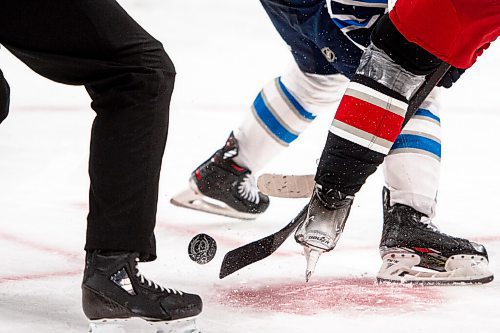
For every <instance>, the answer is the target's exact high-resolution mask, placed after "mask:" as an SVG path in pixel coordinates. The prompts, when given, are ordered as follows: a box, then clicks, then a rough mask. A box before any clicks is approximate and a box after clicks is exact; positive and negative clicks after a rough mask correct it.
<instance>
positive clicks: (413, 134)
mask: <svg viewBox="0 0 500 333" xmlns="http://www.w3.org/2000/svg"><path fill="white" fill-rule="evenodd" d="M439 91H440V90H439V89H434V90H433V91H432V93H431V94H430V95H429V96H428V98H427V99H426V100H425V101H424V103H423V104H422V105H421V107H420V108H419V109H418V110H417V112H416V113H415V115H414V116H413V117H412V118H411V119H410V121H409V122H408V123H407V124H406V125H405V127H404V128H403V130H402V131H401V134H400V135H399V136H398V137H397V139H396V141H395V142H394V144H393V145H392V147H391V150H390V151H389V154H388V155H387V156H386V157H385V159H384V163H383V164H382V170H383V172H384V177H385V182H386V186H387V188H389V189H390V191H391V205H394V204H396V203H398V204H403V205H407V206H411V207H413V208H414V209H416V210H418V211H419V212H421V213H423V214H425V215H427V216H428V217H429V218H433V217H434V215H435V206H436V197H437V193H438V187H439V178H440V170H441V120H440V117H439V114H440V112H439V111H440V110H439V109H440V105H439V100H440V94H439Z"/></svg>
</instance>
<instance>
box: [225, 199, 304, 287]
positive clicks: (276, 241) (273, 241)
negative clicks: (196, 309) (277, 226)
mask: <svg viewBox="0 0 500 333" xmlns="http://www.w3.org/2000/svg"><path fill="white" fill-rule="evenodd" d="M307 207H308V205H305V206H304V208H302V210H301V211H300V213H299V214H298V215H297V216H296V217H295V218H294V219H293V220H292V221H290V223H288V224H287V225H286V226H285V227H284V228H283V229H281V230H279V231H277V232H275V233H274V234H272V235H269V236H267V237H264V238H262V239H259V240H256V241H254V242H252V243H249V244H246V245H243V246H241V247H239V248H237V249H234V250H231V251H229V252H228V253H226V255H225V256H224V260H222V265H221V268H220V272H219V279H223V278H225V277H226V276H228V275H230V274H233V273H234V272H236V271H239V270H240V269H242V268H243V267H246V266H248V265H251V264H253V263H254V262H257V261H260V260H262V259H264V258H267V257H269V256H270V255H271V254H273V253H274V252H275V251H276V250H277V249H278V248H279V247H280V246H281V244H283V242H284V241H285V240H286V239H287V238H288V237H289V236H290V234H291V233H292V232H293V231H294V230H295V229H296V228H297V227H298V226H299V224H300V223H301V222H302V221H303V220H304V218H305V216H306V214H307Z"/></svg>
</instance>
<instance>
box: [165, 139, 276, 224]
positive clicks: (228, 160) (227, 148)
mask: <svg viewBox="0 0 500 333" xmlns="http://www.w3.org/2000/svg"><path fill="white" fill-rule="evenodd" d="M238 149H239V148H238V142H237V140H236V138H235V137H234V135H233V133H231V135H230V136H229V138H228V139H227V141H226V144H225V145H224V147H222V148H221V149H219V150H217V151H216V152H215V154H214V155H212V156H211V157H210V158H209V159H208V160H207V161H205V162H204V163H203V164H201V165H200V166H199V167H198V168H196V170H195V171H193V173H192V175H191V178H190V179H189V185H190V188H189V189H187V190H185V191H183V192H181V193H179V194H178V195H176V196H174V197H173V198H172V199H171V200H170V202H171V203H172V204H174V205H176V206H181V207H186V208H191V209H196V210H201V211H204V212H208V213H213V214H219V215H225V216H229V217H235V218H240V219H255V218H257V216H259V214H262V213H263V212H264V211H265V210H266V209H267V207H268V206H269V197H268V196H267V195H265V194H262V193H261V192H260V191H259V190H258V188H257V184H256V181H255V178H254V177H253V175H252V173H251V171H250V170H248V169H246V168H244V167H241V166H239V165H238V164H237V163H235V162H234V157H235V156H237V155H238Z"/></svg>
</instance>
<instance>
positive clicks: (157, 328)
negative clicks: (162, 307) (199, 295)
mask: <svg viewBox="0 0 500 333" xmlns="http://www.w3.org/2000/svg"><path fill="white" fill-rule="evenodd" d="M89 333H201V332H200V330H199V329H198V328H197V326H196V319H195V317H191V318H183V319H179V320H172V321H148V320H145V319H142V318H125V319H99V320H91V321H90V323H89Z"/></svg>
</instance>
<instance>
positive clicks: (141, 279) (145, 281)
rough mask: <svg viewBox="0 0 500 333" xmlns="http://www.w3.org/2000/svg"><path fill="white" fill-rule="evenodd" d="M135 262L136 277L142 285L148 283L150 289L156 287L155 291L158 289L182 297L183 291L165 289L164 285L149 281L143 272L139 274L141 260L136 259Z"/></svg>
mask: <svg viewBox="0 0 500 333" xmlns="http://www.w3.org/2000/svg"><path fill="white" fill-rule="evenodd" d="M135 261H136V262H135V271H136V273H135V276H136V277H137V278H139V279H140V283H141V284H146V283H147V285H148V287H154V289H156V290H160V291H162V292H167V293H169V294H179V295H182V291H180V290H178V289H174V288H166V287H163V286H162V285H159V284H157V283H155V282H154V281H152V280H149V279H147V278H146V277H145V276H144V275H142V274H141V272H139V267H138V264H139V259H136V260H135Z"/></svg>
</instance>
